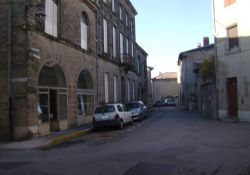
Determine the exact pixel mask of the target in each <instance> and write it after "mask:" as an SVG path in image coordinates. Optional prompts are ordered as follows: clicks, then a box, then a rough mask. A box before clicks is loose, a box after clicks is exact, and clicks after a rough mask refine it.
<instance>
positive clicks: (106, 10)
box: [0, 0, 147, 142]
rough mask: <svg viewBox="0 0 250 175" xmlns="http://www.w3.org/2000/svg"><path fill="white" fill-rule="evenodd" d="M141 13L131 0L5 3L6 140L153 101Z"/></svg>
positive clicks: (1, 22) (1, 5)
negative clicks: (138, 21) (98, 111)
mask: <svg viewBox="0 0 250 175" xmlns="http://www.w3.org/2000/svg"><path fill="white" fill-rule="evenodd" d="M136 14H137V12H136V10H135V9H134V7H133V6H132V4H131V3H130V1H129V0H120V1H117V0H112V1H110V0H106V1H105V0H99V1H94V0H70V1H69V0H8V1H7V0H6V1H5V0H3V1H0V42H1V45H0V82H1V83H0V85H1V86H0V93H1V98H0V142H2V141H5V140H7V141H8V140H10V139H13V140H23V139H27V138H30V137H35V136H41V135H46V134H49V133H51V132H55V131H62V130H66V129H68V128H72V127H75V126H77V125H81V124H84V123H89V122H91V121H92V116H93V111H94V108H95V106H96V105H98V104H101V103H111V102H126V101H129V100H143V101H146V98H145V96H146V95H145V93H147V88H146V87H147V80H146V77H147V76H146V67H147V61H146V57H147V53H146V52H145V51H144V50H143V49H142V48H141V47H140V46H139V45H138V44H137V43H136V41H135V18H134V17H135V15H136ZM136 63H137V64H136ZM144 98H145V99H144Z"/></svg>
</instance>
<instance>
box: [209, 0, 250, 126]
mask: <svg viewBox="0 0 250 175" xmlns="http://www.w3.org/2000/svg"><path fill="white" fill-rule="evenodd" d="M213 7H214V26H215V37H216V42H215V44H216V58H217V61H216V65H217V90H218V116H219V118H220V119H230V120H240V121H250V96H249V94H250V69H249V65H250V60H249V58H250V37H249V35H250V21H249V18H250V14H249V10H250V1H245V0H232V1H228V0H227V1H222V0H221V1H213Z"/></svg>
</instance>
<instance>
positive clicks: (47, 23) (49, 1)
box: [45, 0, 53, 34]
mask: <svg viewBox="0 0 250 175" xmlns="http://www.w3.org/2000/svg"><path fill="white" fill-rule="evenodd" d="M52 9H53V2H52V0H46V1H45V14H46V17H45V32H46V33H48V34H52V32H51V29H52V27H51V26H52V12H53V11H52Z"/></svg>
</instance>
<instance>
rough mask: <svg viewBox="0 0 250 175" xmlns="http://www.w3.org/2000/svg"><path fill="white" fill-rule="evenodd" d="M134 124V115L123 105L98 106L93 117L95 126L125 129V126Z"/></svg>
mask: <svg viewBox="0 0 250 175" xmlns="http://www.w3.org/2000/svg"><path fill="white" fill-rule="evenodd" d="M126 123H131V124H133V119H132V113H131V112H130V111H129V110H127V109H126V108H125V106H124V105H123V104H121V103H116V104H105V105H101V106H97V107H96V109H95V112H94V116H93V126H94V128H98V127H101V126H119V128H121V129H122V128H123V126H124V124H126Z"/></svg>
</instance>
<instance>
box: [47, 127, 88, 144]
mask: <svg viewBox="0 0 250 175" xmlns="http://www.w3.org/2000/svg"><path fill="white" fill-rule="evenodd" d="M92 129H93V128H89V129H86V130H83V131H77V132H73V133H70V134H67V135H63V136H59V137H57V138H55V139H53V140H52V141H51V142H50V144H49V145H47V146H55V145H59V144H62V143H65V142H68V141H70V140H73V139H76V138H79V137H82V136H85V135H87V134H89V133H90V132H91V130H92Z"/></svg>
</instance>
